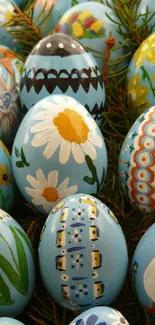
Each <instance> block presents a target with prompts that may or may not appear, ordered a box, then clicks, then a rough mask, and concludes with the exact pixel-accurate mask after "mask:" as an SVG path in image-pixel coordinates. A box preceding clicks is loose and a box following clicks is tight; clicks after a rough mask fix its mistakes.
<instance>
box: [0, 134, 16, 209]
mask: <svg viewBox="0 0 155 325" xmlns="http://www.w3.org/2000/svg"><path fill="white" fill-rule="evenodd" d="M14 195H15V181H14V177H13V172H12V164H11V157H10V153H9V151H8V149H7V148H6V146H5V145H4V143H3V142H2V141H1V140H0V208H1V209H4V210H5V211H9V210H10V209H11V208H12V206H13V203H14Z"/></svg>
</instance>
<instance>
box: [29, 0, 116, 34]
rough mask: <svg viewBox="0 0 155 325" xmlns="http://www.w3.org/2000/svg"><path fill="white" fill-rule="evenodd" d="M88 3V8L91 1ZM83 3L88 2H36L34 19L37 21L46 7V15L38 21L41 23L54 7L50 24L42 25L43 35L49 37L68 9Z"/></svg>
mask: <svg viewBox="0 0 155 325" xmlns="http://www.w3.org/2000/svg"><path fill="white" fill-rule="evenodd" d="M87 1H88V4H87V6H88V7H89V5H90V4H89V2H90V0H87ZM94 1H95V2H99V0H94ZM82 2H86V0H73V1H72V0H65V1H63V0H48V1H47V3H46V4H45V0H36V2H35V6H34V10H33V19H36V17H37V16H38V15H39V14H40V13H41V11H42V10H43V7H44V6H45V10H44V13H42V16H41V18H40V19H38V20H37V22H40V21H41V20H42V19H43V18H44V17H45V16H46V15H47V14H48V13H49V12H50V10H51V7H52V11H51V13H50V19H49V20H48V24H47V22H45V23H44V24H42V25H41V31H42V32H43V35H44V36H47V34H48V33H49V32H50V31H51V30H52V29H53V28H54V27H55V25H56V24H57V22H58V20H59V19H60V17H62V16H63V15H64V14H65V12H66V11H67V10H68V9H70V8H71V7H73V6H75V5H77V4H79V3H82ZM100 2H101V3H103V2H104V3H105V2H106V0H104V1H102V0H100ZM108 2H111V0H108ZM45 24H46V26H45Z"/></svg>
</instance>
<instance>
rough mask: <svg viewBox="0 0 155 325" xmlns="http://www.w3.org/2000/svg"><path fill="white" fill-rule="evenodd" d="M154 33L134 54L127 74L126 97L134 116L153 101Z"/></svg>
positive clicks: (154, 75)
mask: <svg viewBox="0 0 155 325" xmlns="http://www.w3.org/2000/svg"><path fill="white" fill-rule="evenodd" d="M154 81H155V33H153V34H151V35H150V36H149V37H148V38H146V40H145V41H144V42H143V43H142V44H141V45H140V47H139V48H138V50H137V51H136V52H135V54H134V56H133V58H132V60H131V62H130V65H129V72H128V74H127V96H128V101H129V105H131V109H132V112H133V114H135V116H139V115H140V114H141V113H143V112H144V111H145V109H147V108H149V107H151V106H153V105H154V101H155V90H154Z"/></svg>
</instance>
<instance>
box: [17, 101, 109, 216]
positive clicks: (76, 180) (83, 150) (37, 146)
mask: <svg viewBox="0 0 155 325" xmlns="http://www.w3.org/2000/svg"><path fill="white" fill-rule="evenodd" d="M12 164H13V171H14V176H15V179H16V182H17V185H18V187H19V189H20V191H21V193H22V194H23V196H24V197H25V198H26V200H27V201H28V202H30V203H31V202H32V203H33V204H34V206H35V207H36V209H38V210H39V211H41V212H43V213H46V214H48V213H49V212H50V211H51V209H52V207H53V206H54V205H55V204H56V203H57V202H58V201H59V200H60V199H62V198H63V197H65V196H68V195H70V194H74V193H76V192H81V191H84V192H85V193H87V194H91V193H97V192H99V191H100V188H101V186H102V185H103V182H104V179H105V175H106V170H107V151H106V147H105V142H104V139H103V136H102V134H101V132H100V130H99V128H98V126H97V124H96V122H95V121H94V119H93V118H92V117H91V116H90V114H89V113H88V111H87V110H86V109H85V108H84V107H83V106H82V105H81V104H80V103H79V102H77V101H76V100H74V99H73V98H71V97H68V96H64V95H63V96H62V95H53V96H48V97H47V98H44V99H43V100H41V101H40V102H38V103H37V104H36V105H34V106H33V108H32V109H31V110H30V111H29V112H28V113H27V114H26V116H25V117H24V119H23V121H22V123H21V124H20V127H19V129H18V132H17V135H16V138H15V141H14V145H13V151H12Z"/></svg>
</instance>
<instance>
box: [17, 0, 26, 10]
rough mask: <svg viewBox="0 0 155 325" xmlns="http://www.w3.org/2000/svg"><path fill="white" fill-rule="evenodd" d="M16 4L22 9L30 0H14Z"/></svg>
mask: <svg viewBox="0 0 155 325" xmlns="http://www.w3.org/2000/svg"><path fill="white" fill-rule="evenodd" d="M14 1H15V3H16V5H17V6H19V7H20V8H21V9H24V8H25V7H26V5H27V4H28V0H14Z"/></svg>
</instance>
